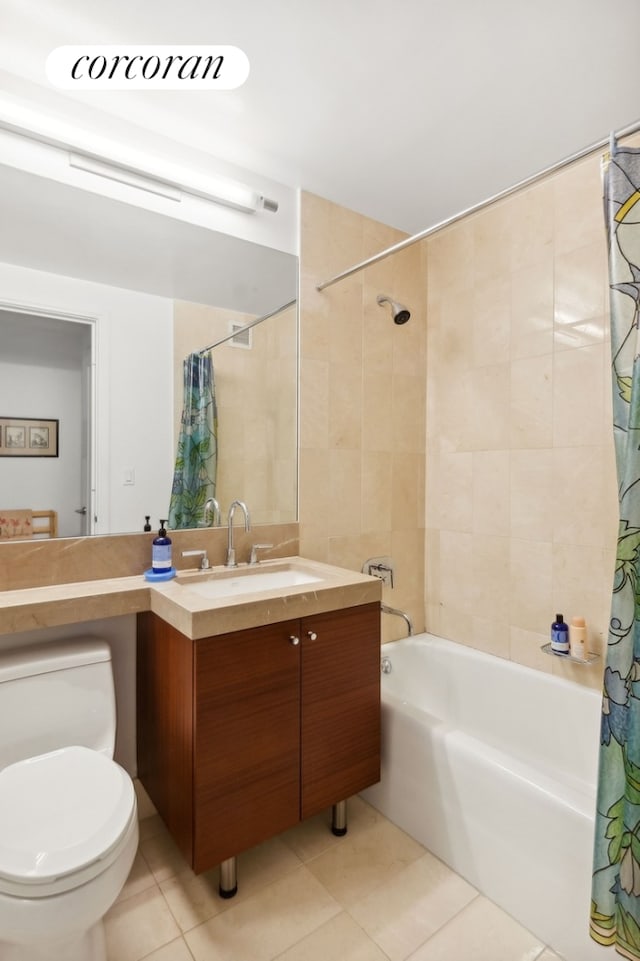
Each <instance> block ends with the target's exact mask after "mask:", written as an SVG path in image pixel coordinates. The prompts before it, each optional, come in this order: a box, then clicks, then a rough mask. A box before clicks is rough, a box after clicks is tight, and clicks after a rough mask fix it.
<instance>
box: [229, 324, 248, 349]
mask: <svg viewBox="0 0 640 961" xmlns="http://www.w3.org/2000/svg"><path fill="white" fill-rule="evenodd" d="M229 333H230V334H233V337H232V338H231V340H230V341H229V344H230V346H231V347H243V348H244V350H251V333H252V328H251V327H249V329H248V330H247V329H246V328H245V325H244V324H236V323H234V322H233V321H231V324H230V326H229Z"/></svg>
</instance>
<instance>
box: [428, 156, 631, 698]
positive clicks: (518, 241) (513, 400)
mask: <svg viewBox="0 0 640 961" xmlns="http://www.w3.org/2000/svg"><path fill="white" fill-rule="evenodd" d="M599 164H600V157H599V156H591V157H589V158H588V159H586V160H584V161H581V162H579V163H576V164H574V165H572V166H570V167H567V168H565V169H564V170H562V171H561V172H558V173H556V174H555V175H553V176H550V177H549V178H547V179H545V180H544V181H541V182H539V183H537V184H536V185H535V186H532V187H530V188H528V189H525V190H522V191H520V192H518V193H517V194H514V195H512V196H511V197H509V198H507V199H505V200H503V201H501V202H499V203H497V204H495V205H493V206H491V207H488V208H486V209H485V210H484V211H482V212H479V213H477V214H475V215H471V216H468V217H466V218H464V219H462V220H461V221H458V222H457V223H456V224H455V225H452V226H451V227H449V228H447V229H445V230H443V231H441V232H439V233H437V234H435V235H433V236H432V237H431V238H430V239H429V241H428V268H429V273H428V280H429V283H428V308H427V318H428V321H427V331H428V349H427V451H426V457H427V475H426V476H427V488H426V505H427V508H426V513H427V523H426V526H427V533H426V621H427V627H428V629H429V630H432V631H433V632H435V633H440V634H442V635H444V636H445V637H449V638H452V639H453V640H456V641H460V642H462V643H465V644H470V645H472V646H473V647H477V648H481V649H483V650H486V651H489V652H491V653H494V654H498V655H500V656H502V657H507V658H511V659H513V660H515V661H519V662H521V663H524V664H527V665H530V666H533V667H535V668H538V669H540V670H545V671H552V670H553V671H555V672H558V673H561V674H564V675H567V676H570V677H574V678H575V679H576V680H580V681H582V682H583V683H587V684H593V685H594V686H595V685H599V683H600V677H601V670H602V662H599V664H598V665H597V666H596V667H595V668H586V667H582V666H574V665H569V664H567V663H566V662H564V661H561V660H560V659H559V658H551V657H548V656H545V655H544V654H543V653H541V651H540V646H541V645H542V644H544V643H545V642H547V641H548V639H549V625H550V623H551V621H552V620H553V618H554V614H555V613H556V612H558V611H561V612H562V613H563V614H564V615H565V618H567V619H568V618H569V617H571V615H573V614H582V615H584V616H585V617H586V619H587V623H588V626H589V635H590V647H591V649H592V650H593V651H596V652H601V651H602V648H603V638H604V643H606V627H607V622H608V614H609V604H610V594H611V584H612V576H613V569H614V558H615V539H616V535H617V499H616V480H615V460H614V451H613V439H612V428H611V386H610V376H609V362H610V360H609V329H608V316H607V309H608V294H607V265H606V236H605V227H604V220H603V214H602V199H601V198H602V188H601V180H600V169H599Z"/></svg>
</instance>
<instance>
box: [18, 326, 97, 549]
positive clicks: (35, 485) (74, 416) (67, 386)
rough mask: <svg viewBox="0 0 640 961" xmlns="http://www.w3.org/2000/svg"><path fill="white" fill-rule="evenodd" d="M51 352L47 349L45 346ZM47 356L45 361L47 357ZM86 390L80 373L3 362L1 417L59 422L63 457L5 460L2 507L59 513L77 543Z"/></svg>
mask: <svg viewBox="0 0 640 961" xmlns="http://www.w3.org/2000/svg"><path fill="white" fill-rule="evenodd" d="M42 347H43V348H44V349H45V350H46V344H42ZM45 356H46V355H45ZM81 400H82V384H81V377H80V371H79V370H77V369H76V370H70V369H61V368H60V367H52V366H43V364H42V363H33V364H30V365H27V364H20V365H18V364H16V363H13V362H9V363H4V362H3V360H2V359H0V416H3V417H34V418H38V419H45V418H46V419H51V418H53V419H58V420H59V422H60V425H59V435H58V441H59V456H58V457H3V458H2V460H0V465H1V466H0V505H1V506H2V508H4V509H11V508H17V509H22V508H32V509H33V510H50V509H52V508H53V509H55V510H57V512H58V533H59V534H60V536H61V537H77V536H79V535H80V534H81V532H82V518H81V517H80V515H79V514H76V513H75V510H76V509H77V508H79V507H81V506H82V502H83V491H82V487H81V477H80V457H81V433H80V432H81V415H82V408H81Z"/></svg>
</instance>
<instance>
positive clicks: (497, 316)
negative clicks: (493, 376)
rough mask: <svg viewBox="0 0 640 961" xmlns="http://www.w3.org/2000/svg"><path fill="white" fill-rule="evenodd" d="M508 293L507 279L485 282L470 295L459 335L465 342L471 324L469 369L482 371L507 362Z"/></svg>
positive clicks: (501, 278)
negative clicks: (482, 368)
mask: <svg viewBox="0 0 640 961" xmlns="http://www.w3.org/2000/svg"><path fill="white" fill-rule="evenodd" d="M510 299H511V290H510V284H509V281H508V279H505V278H504V277H500V278H498V279H492V280H489V281H486V282H485V283H483V284H478V286H477V287H476V288H475V290H474V291H473V301H472V304H471V305H466V306H467V309H468V315H467V319H466V322H462V323H461V335H462V336H464V337H465V339H466V340H467V341H468V340H469V326H470V324H469V321H471V332H472V345H473V366H474V367H484V366H486V365H488V364H499V363H504V362H505V361H508V360H509V354H510V338H511V311H510Z"/></svg>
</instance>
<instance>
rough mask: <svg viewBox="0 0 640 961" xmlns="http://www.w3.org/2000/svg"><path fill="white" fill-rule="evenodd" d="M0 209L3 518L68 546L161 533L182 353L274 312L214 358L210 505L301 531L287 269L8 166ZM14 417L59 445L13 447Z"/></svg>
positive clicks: (285, 262) (2, 174)
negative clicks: (38, 523)
mask: <svg viewBox="0 0 640 961" xmlns="http://www.w3.org/2000/svg"><path fill="white" fill-rule="evenodd" d="M0 206H1V207H2V210H3V216H2V218H1V219H0V342H1V343H2V348H0V524H1V523H2V520H1V518H2V516H3V514H7V515H11V516H16V515H15V512H16V511H20V510H23V509H26V510H33V511H36V512H39V511H45V512H46V511H54V512H55V513H56V517H57V534H58V536H63V537H64V536H79V535H82V534H85V533H86V534H89V533H98V534H108V533H129V532H133V531H141V530H142V529H143V525H144V523H145V518H146V517H147V516H149V517H150V519H151V525H152V527H153V528H156V527H157V525H158V522H159V519H160V517H163V518H164V517H167V512H168V507H169V498H170V492H171V484H172V478H173V467H174V461H175V453H176V439H177V432H178V428H179V419H180V410H181V407H182V400H183V391H182V362H183V359H184V357H185V356H186V354H188V353H190V352H191V351H194V350H201V349H203V348H205V347H207V346H209V345H210V344H213V343H215V342H217V341H219V340H224V339H225V338H226V337H227V336H228V335H229V334H230V333H233V332H234V331H236V332H237V331H238V330H239V329H242V328H243V327H245V326H246V325H247V324H248V323H251V322H252V321H253V320H254V319H255V318H257V317H259V316H261V315H263V314H266V313H270V312H274V311H275V313H274V316H273V317H271V318H270V319H268V320H266V321H264V322H263V323H260V324H258V325H256V326H254V327H252V328H251V330H250V331H248V332H247V333H244V334H241V335H239V336H238V335H236V336H234V337H233V339H232V340H226V341H225V343H223V344H221V345H220V346H216V347H214V348H213V351H212V358H213V365H214V371H215V377H216V397H217V404H218V420H219V461H218V464H219V467H218V486H217V490H216V497H217V500H218V501H219V503H220V507H221V510H222V523H223V524H224V523H225V519H226V510H227V509H228V506H229V504H230V503H231V501H232V500H234V499H236V498H241V499H243V500H245V501H246V502H247V504H248V505H249V508H250V509H251V511H252V519H253V521H254V523H258V524H259V523H288V522H291V521H295V520H296V519H297V369H298V364H297V329H298V325H297V310H296V307H295V304H294V306H293V307H289V308H288V309H287V310H283V311H277V308H278V307H279V306H280V305H284V304H287V303H289V302H291V301H295V299H296V295H297V283H298V262H297V258H296V257H295V256H293V255H292V254H290V253H286V252H283V251H281V250H276V249H274V248H272V247H267V246H264V245H262V244H257V243H252V242H250V241H247V240H243V239H239V238H237V237H233V236H230V235H226V234H223V233H219V232H216V231H213V230H209V229H205V228H203V227H198V226H194V225H192V224H188V223H185V222H183V221H178V220H175V219H172V218H170V217H167V216H162V215H161V214H158V213H155V212H151V211H149V210H145V209H142V208H140V207H135V206H132V205H129V204H125V203H122V202H118V201H115V200H112V199H109V198H107V197H105V196H102V195H100V194H97V193H89V192H87V191H84V190H78V189H77V188H75V187H71V186H69V185H65V184H62V183H59V182H57V181H54V180H50V179H47V178H44V177H38V176H34V175H32V174H29V173H27V172H25V171H21V170H18V169H15V168H11V167H5V166H0ZM6 420H13V421H15V423H14V424H13V427H14V428H15V429H14V430H13V431H9V432H7V425H6V424H5V421H6ZM20 421H24V424H25V426H27V427H28V426H30V425H32V424H34V425H35V426H36V428H37V425H38V423H40V422H42V424H43V425H44V422H45V421H49V422H51V423H52V424H53V423H55V425H56V438H55V440H56V444H57V448H56V450H55V452H52V451H51V450H50V449H48V450H47V453H48V454H49V456H45V454H44V453H43V452H42V450H40V451H39V450H38V449H37V447H33V448H30V447H29V444H30V441H29V435H28V434H25V435H24V443H25V445H26V447H25V449H24V450H22V449H20V448H19V447H16V446H15V445H16V444H17V442H18V441H19V440H20V439H21V438H22V435H21V434H20V431H19V428H20V423H19V422H20ZM3 425H4V426H3ZM9 426H11V425H9ZM33 443H34V445H37V444H40V445H42V435H41V434H38V433H37V430H36V433H34V434H33Z"/></svg>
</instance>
